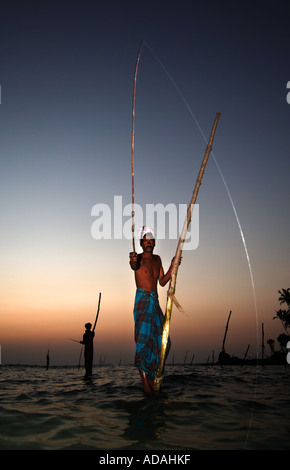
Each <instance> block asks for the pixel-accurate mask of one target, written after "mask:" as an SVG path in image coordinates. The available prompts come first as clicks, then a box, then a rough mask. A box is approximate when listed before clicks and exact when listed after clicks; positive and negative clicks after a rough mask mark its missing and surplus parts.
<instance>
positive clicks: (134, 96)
mask: <svg viewBox="0 0 290 470" xmlns="http://www.w3.org/2000/svg"><path fill="white" fill-rule="evenodd" d="M143 44H144V41H142V43H141V46H140V49H139V53H138V57H137V62H136V67H135V75H134V87H133V110H132V159H131V165H132V244H133V253H135V221H134V215H135V206H134V204H135V182H134V144H135V98H136V82H137V73H138V67H139V60H140V56H141V51H142V47H143Z"/></svg>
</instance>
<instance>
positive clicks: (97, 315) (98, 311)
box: [93, 292, 101, 332]
mask: <svg viewBox="0 0 290 470" xmlns="http://www.w3.org/2000/svg"><path fill="white" fill-rule="evenodd" d="M100 305H101V292H100V293H99V303H98V310H97V314H96V319H95V324H94V328H93V332H94V331H95V328H96V324H97V321H98V317H99V313H100Z"/></svg>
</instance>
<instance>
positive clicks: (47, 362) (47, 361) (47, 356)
mask: <svg viewBox="0 0 290 470" xmlns="http://www.w3.org/2000/svg"><path fill="white" fill-rule="evenodd" d="M48 368H49V350H48V351H47V355H46V370H48Z"/></svg>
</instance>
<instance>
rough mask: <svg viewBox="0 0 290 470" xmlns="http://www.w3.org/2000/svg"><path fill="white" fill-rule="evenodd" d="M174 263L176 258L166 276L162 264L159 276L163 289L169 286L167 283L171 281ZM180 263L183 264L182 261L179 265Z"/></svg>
mask: <svg viewBox="0 0 290 470" xmlns="http://www.w3.org/2000/svg"><path fill="white" fill-rule="evenodd" d="M173 263H174V258H172V260H171V264H170V266H169V269H168V271H167V273H166V274H164V271H163V267H162V263H161V265H160V274H159V284H160V285H161V287H164V286H165V285H166V284H167V282H168V281H169V280H170V277H171V271H172V268H173ZM180 263H181V260H180V261H179V264H180Z"/></svg>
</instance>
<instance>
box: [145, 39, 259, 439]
mask: <svg viewBox="0 0 290 470" xmlns="http://www.w3.org/2000/svg"><path fill="white" fill-rule="evenodd" d="M144 44H145V45H146V47H147V48H148V49H149V51H150V52H151V54H152V55H153V57H154V58H155V59H156V61H157V62H158V63H159V65H160V66H161V68H162V69H163V71H164V72H165V73H166V75H167V77H168V78H169V80H170V82H171V83H172V85H173V86H174V88H175V89H176V91H177V93H178V94H179V96H180V98H181V99H182V101H183V103H184V104H185V106H186V108H187V110H188V111H189V113H190V115H191V117H192V118H193V120H194V122H195V124H196V126H197V128H198V130H199V132H200V134H201V135H202V137H203V139H204V141H205V143H206V144H207V143H208V142H207V139H206V137H205V134H204V132H203V130H202V128H201V126H200V124H199V122H198V120H197V118H196V116H195V115H194V113H193V112H192V110H191V108H190V106H189V104H188V103H187V101H186V99H185V97H184V96H183V94H182V92H181V90H180V89H179V87H178V86H177V84H176V83H175V81H174V79H173V78H172V76H171V75H170V73H169V72H168V70H167V69H166V67H165V66H164V65H163V63H162V62H161V61H160V59H159V58H158V57H157V55H156V54H155V53H154V51H153V50H152V49H151V47H150V46H149V45H148V44H147V43H146V42H145V41H144ZM211 155H212V157H213V160H214V162H215V164H216V167H217V169H218V172H219V174H220V177H221V179H222V181H223V184H224V186H225V189H226V192H227V194H228V197H229V200H230V203H231V206H232V209H233V212H234V215H235V218H236V222H237V224H238V227H239V231H240V235H241V239H242V243H243V247H244V251H245V254H246V258H247V263H248V268H249V273H250V278H251V285H252V291H253V299H254V308H255V315H256V332H257V333H256V334H257V346H258V309H257V300H256V289H255V283H254V276H253V271H252V266H251V261H250V255H249V252H248V248H247V244H246V239H245V236H244V232H243V229H242V226H241V222H240V220H239V217H238V214H237V210H236V207H235V204H234V201H233V198H232V196H231V193H230V190H229V187H228V185H227V183H226V180H225V177H224V175H223V173H222V170H221V168H220V166H219V164H218V162H217V160H216V158H215V156H214V153H213V151H211ZM252 416H253V410H252V414H251V419H252ZM247 439H248V435H247ZM246 441H247V440H246Z"/></svg>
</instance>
